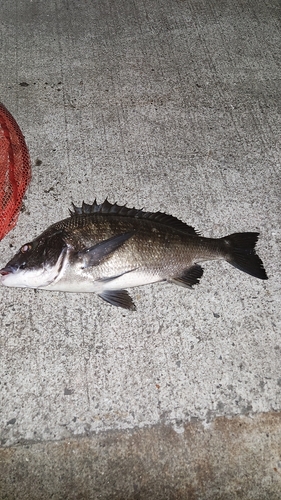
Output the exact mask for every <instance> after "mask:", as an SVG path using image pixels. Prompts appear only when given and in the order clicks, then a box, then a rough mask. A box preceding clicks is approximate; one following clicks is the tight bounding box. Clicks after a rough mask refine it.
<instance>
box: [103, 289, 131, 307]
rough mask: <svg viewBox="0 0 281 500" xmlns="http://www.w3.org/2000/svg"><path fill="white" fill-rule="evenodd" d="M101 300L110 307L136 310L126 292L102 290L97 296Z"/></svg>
mask: <svg viewBox="0 0 281 500" xmlns="http://www.w3.org/2000/svg"><path fill="white" fill-rule="evenodd" d="M99 297H101V299H103V300H105V301H106V302H109V304H111V305H112V306H117V307H123V309H130V310H131V311H135V310H136V306H135V304H134V302H133V300H132V298H131V297H130V295H129V294H128V292H127V290H104V291H103V292H102V293H100V294H99Z"/></svg>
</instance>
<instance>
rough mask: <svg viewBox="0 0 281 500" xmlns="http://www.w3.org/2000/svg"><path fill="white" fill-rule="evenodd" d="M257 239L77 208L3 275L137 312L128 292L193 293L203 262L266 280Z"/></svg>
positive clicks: (118, 210)
mask: <svg viewBox="0 0 281 500" xmlns="http://www.w3.org/2000/svg"><path fill="white" fill-rule="evenodd" d="M257 240H258V233H253V232H245V233H235V234H232V235H228V236H226V237H223V238H204V237H203V236H200V235H199V234H198V233H197V232H196V231H195V229H194V228H193V227H191V226H188V225H187V224H185V223H184V222H182V221H180V220H179V219H176V218H175V217H173V216H170V215H166V214H164V213H161V212H156V213H152V212H144V211H143V210H138V209H135V208H127V207H125V206H118V205H117V204H114V205H111V204H110V203H109V202H108V201H107V200H105V201H104V202H103V203H102V204H100V205H98V204H97V202H96V201H94V203H93V204H92V205H88V204H85V203H83V204H82V206H81V207H75V206H74V205H73V210H72V211H71V212H70V217H68V218H67V219H64V220H62V221H60V222H57V223H55V224H53V225H52V226H50V227H49V228H48V229H46V230H45V231H44V232H43V233H42V234H41V235H39V236H38V237H37V238H35V240H33V241H31V242H28V243H26V244H24V245H23V246H22V247H21V248H20V250H19V251H18V252H17V253H16V255H15V256H14V257H13V258H12V259H11V260H10V261H9V262H8V263H7V265H6V266H5V267H4V268H3V269H1V270H0V275H1V281H2V284H3V285H5V286H15V287H30V288H40V289H45V290H59V291H64V292H96V293H97V294H98V295H99V296H100V297H101V298H103V299H104V300H106V301H107V302H109V303H111V304H113V305H116V306H120V307H123V308H126V309H134V308H135V305H134V303H133V301H132V299H131V297H130V295H129V294H128V292H127V291H126V290H125V289H126V288H130V287H134V286H139V285H144V284H148V283H154V282H159V281H170V282H173V283H176V284H177V285H182V286H186V287H192V286H193V285H195V284H197V283H198V282H199V280H200V278H201V276H202V274H203V269H202V267H201V266H200V265H199V264H198V263H199V262H202V261H207V260H220V259H224V260H226V261H228V262H229V263H230V264H232V265H233V266H235V267H237V268H238V269H240V270H242V271H244V272H246V273H248V274H251V275H253V276H255V277H257V278H260V279H267V275H266V272H265V269H264V267H263V263H262V261H261V260H260V258H259V257H258V255H257V254H256V252H255V245H256V242H257Z"/></svg>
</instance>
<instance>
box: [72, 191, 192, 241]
mask: <svg viewBox="0 0 281 500" xmlns="http://www.w3.org/2000/svg"><path fill="white" fill-rule="evenodd" d="M72 208H73V210H70V215H71V217H75V216H77V215H93V214H95V215H97V214H102V215H111V216H118V217H131V218H134V219H146V220H150V221H153V222H157V223H158V224H164V225H166V226H170V227H173V228H174V229H177V230H178V231H183V232H185V233H188V234H190V235H193V236H199V233H198V232H197V231H196V230H195V229H194V228H193V227H192V226H188V225H187V224H185V223H184V222H182V221H181V220H179V219H177V218H176V217H173V216H172V215H167V214H165V213H163V212H145V211H144V210H142V209H137V208H128V207H126V206H125V205H124V206H120V205H117V203H114V205H112V204H111V203H109V201H107V199H106V200H105V201H104V202H103V203H101V204H100V205H98V203H97V201H96V200H95V201H94V203H93V204H92V205H88V204H87V203H84V201H83V203H82V207H76V206H75V205H74V204H73V203H72Z"/></svg>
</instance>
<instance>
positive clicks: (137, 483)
mask: <svg viewBox="0 0 281 500" xmlns="http://www.w3.org/2000/svg"><path fill="white" fill-rule="evenodd" d="M0 478H1V479H0V485H1V489H0V492H1V499H3V500H4V499H6V500H10V499H18V498H20V499H22V500H24V499H28V500H33V499H36V500H39V499H42V500H45V499H46V500H47V499H49V498H52V499H104V500H105V499H116V500H117V499H118V500H123V499H124V500H125V499H127V500H133V499H134V500H135V499H138V500H154V499H157V500H167V499H173V500H176V499H188V500H197V499H198V500H199V499H202V500H203V499H204V500H207V499H208V500H219V499H224V500H225V499H243V500H248V499H249V500H250V499H253V500H259V499H263V500H265V499H270V500H275V499H276V500H278V499H280V491H281V412H276V413H266V414H260V415H256V416H253V417H233V418H225V417H219V418H216V419H215V420H214V421H213V422H212V423H210V424H207V425H205V424H203V423H202V422H199V421H198V422H192V423H186V424H181V425H178V426H177V427H172V426H165V425H157V426H154V427H150V428H143V429H134V430H132V431H110V432H105V433H99V434H95V435H92V436H89V437H87V438H85V437H83V438H78V439H74V440H62V441H56V442H48V443H33V444H32V443H29V444H28V443H26V444H20V445H18V446H13V447H10V448H2V449H0Z"/></svg>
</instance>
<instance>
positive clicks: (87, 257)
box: [78, 232, 134, 268]
mask: <svg viewBox="0 0 281 500" xmlns="http://www.w3.org/2000/svg"><path fill="white" fill-rule="evenodd" d="M133 234H134V232H130V233H123V234H118V235H117V236H112V238H108V240H104V241H101V242H100V243H97V244H96V245H94V246H92V247H90V248H86V249H85V250H82V251H81V252H78V257H79V258H80V259H81V260H82V262H83V268H86V267H92V266H98V265H99V264H100V263H101V262H102V261H103V260H104V259H105V258H106V257H107V256H108V255H109V254H110V253H112V252H114V251H115V250H117V248H119V247H120V246H121V245H123V243H125V241H127V240H128V239H129V238H131V236H133Z"/></svg>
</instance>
